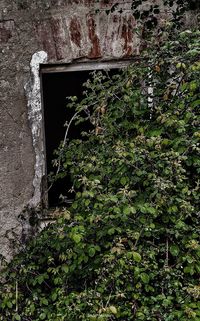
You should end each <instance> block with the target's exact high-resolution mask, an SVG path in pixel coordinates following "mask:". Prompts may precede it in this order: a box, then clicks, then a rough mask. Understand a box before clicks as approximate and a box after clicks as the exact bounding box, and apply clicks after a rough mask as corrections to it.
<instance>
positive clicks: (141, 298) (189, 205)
mask: <svg viewBox="0 0 200 321" xmlns="http://www.w3.org/2000/svg"><path fill="white" fill-rule="evenodd" d="M199 52H200V33H199V32H191V31H185V32H182V33H180V35H179V37H176V39H172V40H170V41H167V42H166V43H165V44H164V45H162V46H161V47H159V48H156V47H154V48H152V49H151V51H150V52H148V53H144V54H143V57H141V59H140V61H139V62H135V64H133V65H132V66H131V67H130V68H128V69H126V70H124V71H123V72H122V73H121V74H120V75H115V76H114V77H113V78H109V76H106V75H105V74H102V73H99V72H97V73H94V74H93V79H92V80H91V81H88V82H87V83H86V92H85V98H84V99H83V100H82V101H81V102H80V103H78V102H77V100H76V97H72V98H71V101H70V103H69V105H68V108H75V109H76V114H75V117H74V119H75V120H76V121H77V122H84V121H87V122H88V121H90V122H91V123H92V126H93V129H92V130H91V131H90V132H87V133H83V139H82V140H73V141H68V140H67V139H66V140H65V141H64V142H63V144H61V147H60V150H59V152H58V155H59V156H58V159H57V164H58V166H59V173H58V175H57V176H58V177H62V176H64V175H65V174H66V173H70V175H71V179H72V182H73V186H72V190H74V191H75V193H76V196H75V200H74V202H73V204H72V206H71V208H70V209H69V210H66V212H65V213H64V216H63V217H62V218H60V219H59V220H58V222H57V223H56V224H54V225H51V226H49V227H48V228H46V229H44V230H43V231H42V233H41V234H40V235H38V237H37V238H36V239H35V240H33V241H32V243H31V244H29V245H28V247H27V248H26V250H24V252H23V253H21V254H20V255H18V256H17V257H16V258H15V259H14V260H13V261H12V262H11V263H10V265H9V266H8V267H7V268H5V271H4V273H3V274H2V282H1V285H0V320H3V321H5V320H6V321H10V320H23V321H25V320H35V321H37V320H50V321H62V320H65V321H78V320H82V321H89V320H99V321H100V320H105V321H106V320H107V321H111V320H113V321H114V320H121V321H131V320H136V321H140V320H145V321H147V320H150V321H171V320H181V321H188V320H193V321H199V320H200V300H199V298H200V283H199V272H200V262H199V259H200V244H199V235H200V234H199V232H200V226H199V218H200V217H199V216H200V212H199V184H200V181H199V173H200V159H199V151H200V145H199V142H200V127H199V124H200V122H199V121H200V119H199V105H200V61H199ZM67 129H68V130H70V126H69V124H68V127H67Z"/></svg>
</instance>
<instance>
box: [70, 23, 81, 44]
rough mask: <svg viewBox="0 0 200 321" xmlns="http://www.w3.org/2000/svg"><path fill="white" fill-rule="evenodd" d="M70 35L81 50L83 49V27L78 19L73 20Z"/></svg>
mask: <svg viewBox="0 0 200 321" xmlns="http://www.w3.org/2000/svg"><path fill="white" fill-rule="evenodd" d="M69 30H70V35H71V41H73V42H74V43H75V44H76V45H77V46H78V47H79V48H80V47H81V25H80V22H79V21H78V19H77V18H76V17H74V18H72V20H71V22H70V27H69Z"/></svg>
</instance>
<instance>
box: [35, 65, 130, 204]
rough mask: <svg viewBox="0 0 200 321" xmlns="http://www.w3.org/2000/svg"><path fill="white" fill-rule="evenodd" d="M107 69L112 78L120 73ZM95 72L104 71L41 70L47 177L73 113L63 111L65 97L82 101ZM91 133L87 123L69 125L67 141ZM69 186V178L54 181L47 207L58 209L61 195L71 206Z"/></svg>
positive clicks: (69, 110) (52, 170)
mask: <svg viewBox="0 0 200 321" xmlns="http://www.w3.org/2000/svg"><path fill="white" fill-rule="evenodd" d="M127 64H130V61H128V62H127V63H124V64H121V66H120V67H124V66H125V65H127ZM108 68H109V70H107V71H108V73H109V74H110V75H111V76H112V75H113V74H114V73H116V72H117V71H118V70H119V66H118V64H117V65H116V63H115V64H113V65H112V64H111V65H110V66H109V67H107V69H108ZM73 69H74V70H73ZM79 69H80V67H79ZM96 69H98V70H101V71H103V70H105V68H103V67H101V68H99V67H98V68H95V66H94V67H93V68H92V66H90V67H89V64H86V68H85V69H84V68H82V69H81V70H78V68H77V66H75V68H71V67H70V66H69V68H68V69H67V67H66V69H65V68H63V67H62V66H61V67H58V68H51V67H49V66H46V67H44V69H41V81H42V91H43V95H42V96H43V115H44V131H45V148H46V173H47V176H48V175H49V174H50V173H51V172H55V171H56V168H55V167H53V164H52V160H53V159H55V155H54V151H55V149H57V148H58V146H59V143H60V142H61V140H63V138H64V135H65V131H66V127H64V123H65V122H69V121H70V119H71V118H72V116H73V115H74V113H75V111H74V110H72V109H67V108H66V105H67V98H66V97H68V96H77V97H78V100H81V98H83V91H84V87H83V83H84V82H86V81H87V79H88V78H89V74H90V72H91V71H93V70H96ZM90 129H91V124H90V123H89V122H88V124H87V123H83V124H80V125H79V126H75V124H74V123H72V125H71V126H70V130H69V133H68V139H70V140H71V139H74V138H81V132H82V131H88V130H90ZM71 186H72V182H71V181H70V178H69V176H66V177H65V178H64V179H59V180H57V181H56V182H55V183H54V184H53V185H52V187H51V188H50V189H49V191H48V197H47V198H48V206H49V207H56V206H61V205H62V200H61V199H60V197H59V196H60V195H61V194H62V195H64V196H66V199H67V200H68V201H67V202H69V203H70V200H71V201H72V200H73V198H74V195H73V193H70V192H69V190H70V188H71ZM67 202H66V203H65V202H64V203H63V205H64V204H65V205H66V204H67Z"/></svg>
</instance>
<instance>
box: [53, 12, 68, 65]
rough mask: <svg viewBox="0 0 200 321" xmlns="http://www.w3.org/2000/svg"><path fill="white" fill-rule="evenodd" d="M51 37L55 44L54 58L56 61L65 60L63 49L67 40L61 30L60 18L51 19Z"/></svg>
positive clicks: (62, 29)
mask: <svg viewBox="0 0 200 321" xmlns="http://www.w3.org/2000/svg"><path fill="white" fill-rule="evenodd" d="M51 28H52V35H53V39H54V42H55V48H56V56H57V59H58V60H61V59H64V58H65V49H66V46H67V43H69V39H67V35H66V32H65V30H64V28H63V24H62V19H61V18H60V17H56V18H55V17H52V18H51Z"/></svg>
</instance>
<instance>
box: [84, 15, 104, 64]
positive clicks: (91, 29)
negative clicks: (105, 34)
mask: <svg viewBox="0 0 200 321" xmlns="http://www.w3.org/2000/svg"><path fill="white" fill-rule="evenodd" d="M87 26H88V36H89V39H90V40H91V43H92V48H91V51H90V53H89V55H88V57H89V58H100V57H101V56H102V55H101V48H100V42H99V38H98V36H97V34H96V24H95V20H94V18H93V17H92V15H88V17H87Z"/></svg>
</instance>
